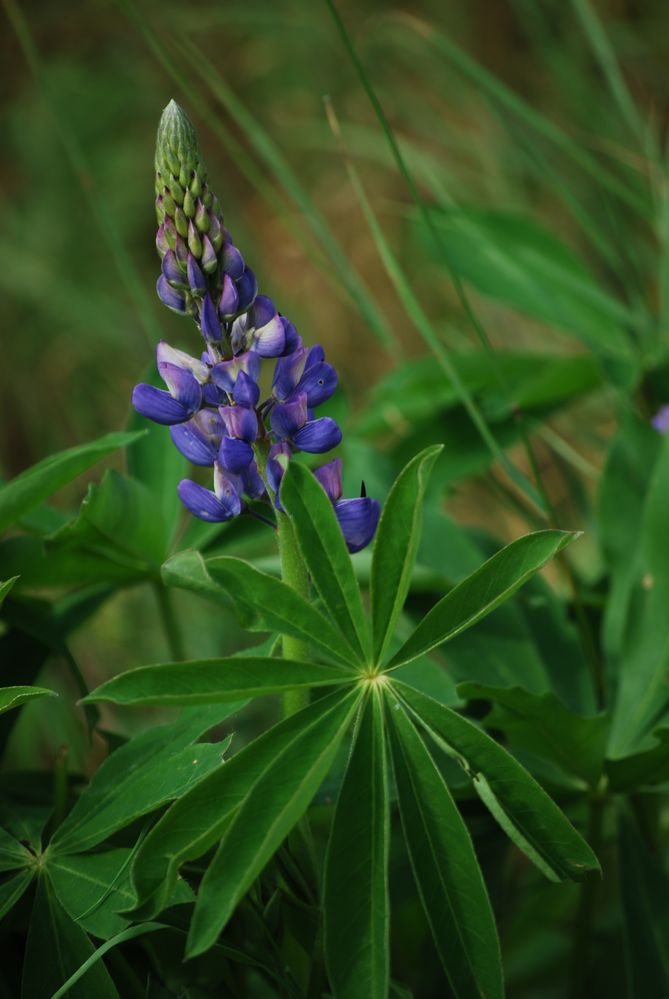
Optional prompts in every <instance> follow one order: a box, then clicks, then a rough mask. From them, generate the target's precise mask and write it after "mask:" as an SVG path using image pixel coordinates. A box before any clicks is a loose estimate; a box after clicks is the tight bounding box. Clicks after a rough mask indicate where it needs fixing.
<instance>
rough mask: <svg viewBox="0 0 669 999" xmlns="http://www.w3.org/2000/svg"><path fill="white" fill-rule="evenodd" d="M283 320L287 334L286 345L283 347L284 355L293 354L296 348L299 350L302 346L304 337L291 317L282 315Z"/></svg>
mask: <svg viewBox="0 0 669 999" xmlns="http://www.w3.org/2000/svg"><path fill="white" fill-rule="evenodd" d="M281 322H282V323H283V331H284V333H285V335H286V346H285V347H284V348H283V355H282V356H284V355H286V354H292V353H293V351H294V350H297V349H298V348H299V347H301V346H302V337H301V336H300V335H299V333H298V332H297V330H296V329H295V327H294V326H293V324H292V323H291V321H290V319H286V317H285V316H281Z"/></svg>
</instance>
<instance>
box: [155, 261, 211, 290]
mask: <svg viewBox="0 0 669 999" xmlns="http://www.w3.org/2000/svg"><path fill="white" fill-rule="evenodd" d="M164 263H165V261H163V264H164ZM186 273H187V275H188V284H189V285H190V290H191V291H192V293H193V294H194V295H204V293H205V292H206V290H207V279H206V277H205V276H204V274H203V273H202V268H201V267H200V265H199V264H198V262H197V260H196V259H195V257H194V256H193V254H192V253H189V254H188V260H187V262H186Z"/></svg>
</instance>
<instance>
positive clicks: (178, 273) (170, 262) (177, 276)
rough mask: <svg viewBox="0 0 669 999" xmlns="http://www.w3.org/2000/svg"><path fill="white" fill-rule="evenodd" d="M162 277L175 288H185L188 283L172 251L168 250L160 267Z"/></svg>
mask: <svg viewBox="0 0 669 999" xmlns="http://www.w3.org/2000/svg"><path fill="white" fill-rule="evenodd" d="M161 270H162V272H163V276H164V277H165V278H166V280H167V281H169V283H170V285H172V286H173V287H176V288H187V287H188V281H187V279H186V275H185V274H184V272H183V271H182V269H181V267H180V266H179V263H178V261H177V258H176V254H175V252H174V250H168V251H167V253H166V254H165V256H164V257H163V262H162V265H161Z"/></svg>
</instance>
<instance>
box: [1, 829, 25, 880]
mask: <svg viewBox="0 0 669 999" xmlns="http://www.w3.org/2000/svg"><path fill="white" fill-rule="evenodd" d="M23 831H24V830H21V832H23ZM32 860H33V857H32V854H31V853H30V852H29V851H28V850H27V849H26V848H25V846H24V845H23V843H21V842H19V840H18V839H16V837H15V836H12V834H11V833H9V832H7V830H6V829H0V871H14V870H16V869H17V868H19V867H27V866H28V865H29V864H31V863H32Z"/></svg>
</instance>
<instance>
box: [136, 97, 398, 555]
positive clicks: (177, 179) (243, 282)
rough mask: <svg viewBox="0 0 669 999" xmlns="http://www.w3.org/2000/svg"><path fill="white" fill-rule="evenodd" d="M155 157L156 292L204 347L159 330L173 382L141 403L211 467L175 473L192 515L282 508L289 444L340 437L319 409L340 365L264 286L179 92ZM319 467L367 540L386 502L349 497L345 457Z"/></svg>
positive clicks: (313, 444)
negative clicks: (215, 185)
mask: <svg viewBox="0 0 669 999" xmlns="http://www.w3.org/2000/svg"><path fill="white" fill-rule="evenodd" d="M155 162H156V212H157V217H158V233H157V235H156V248H157V250H158V254H159V256H160V258H161V273H160V276H159V278H158V283H157V292H158V296H159V298H160V299H161V301H162V302H163V303H164V304H165V305H166V306H167V307H168V308H169V309H171V310H172V311H173V312H176V313H179V314H181V315H187V316H190V317H191V318H192V319H193V320H194V321H195V323H196V324H197V327H198V329H199V330H200V333H201V334H202V337H203V340H204V351H203V353H202V354H201V356H200V357H199V358H196V357H192V356H191V355H190V354H187V353H185V352H184V351H181V350H176V349H175V348H173V347H170V346H169V345H168V344H166V343H165V342H164V341H161V343H160V344H159V345H158V350H157V362H158V371H159V374H160V376H161V378H162V379H163V381H164V382H165V385H166V386H167V388H166V389H159V388H155V387H154V386H152V385H137V386H136V387H135V389H134V392H133V396H132V402H133V405H134V406H135V408H136V409H137V411H138V412H140V413H141V414H142V415H143V416H146V417H148V419H151V420H154V421H155V422H156V423H162V424H165V425H168V426H169V428H170V436H171V438H172V441H173V443H174V445H175V447H176V448H177V449H178V450H179V451H180V452H181V453H182V454H183V455H184V456H185V457H186V458H187V459H188V460H189V461H190V462H191V463H192V464H194V465H200V466H204V467H210V468H213V486H214V488H213V490H210V489H207V488H205V487H204V486H202V485H199V484H198V483H197V482H194V481H192V480H190V479H184V480H183V481H182V482H180V483H179V487H178V493H179V497H180V498H181V501H182V502H183V504H184V506H185V507H186V508H187V509H188V510H189V511H190V512H191V513H192V514H193V515H194V516H196V517H199V518H200V519H201V520H206V521H212V522H222V521H227V520H230V519H232V518H233V517H237V516H238V515H239V514H240V513H242V512H244V511H245V510H248V503H249V502H250V501H251V500H264V501H265V502H267V503H273V505H274V507H275V508H276V509H277V510H278V511H281V510H282V507H281V501H280V497H279V492H280V485H281V479H282V478H283V475H284V472H285V470H286V468H287V466H288V462H289V461H290V459H291V457H292V455H293V454H294V453H296V452H298V451H305V452H308V453H311V454H323V453H325V452H327V451H330V450H331V449H332V448H334V447H336V446H337V445H338V444H339V442H340V441H341V437H342V435H341V430H340V429H339V427H338V425H337V423H336V421H335V420H333V419H331V418H330V417H328V416H322V417H317V416H315V415H314V412H313V411H314V409H315V408H316V407H318V406H320V405H321V404H322V403H324V402H326V401H327V400H328V399H329V398H330V396H331V395H332V393H333V392H334V391H335V388H336V387H337V373H336V371H335V369H334V368H333V367H332V365H331V364H328V363H327V362H326V360H325V353H324V351H323V348H322V347H320V346H318V345H316V346H313V347H305V346H304V345H303V343H302V339H301V337H300V336H299V334H298V332H297V330H296V328H295V326H294V325H293V324H292V323H291V322H290V320H288V319H287V318H286V317H285V316H282V315H281V314H280V313H279V311H278V310H277V308H276V306H275V305H274V303H273V301H272V300H271V299H270V298H268V297H267V296H266V295H261V294H258V285H257V281H256V277H255V274H254V273H253V271H251V270H250V269H249V267H247V265H246V262H245V260H244V257H243V256H242V254H241V252H240V251H239V249H238V248H237V247H236V246H235V244H234V241H233V238H232V236H231V234H230V232H229V230H228V229H227V228H226V227H225V225H224V222H223V216H222V214H221V211H220V208H219V205H218V201H217V199H216V197H215V196H214V195H213V193H212V191H211V189H210V188H209V186H208V183H207V174H206V171H205V169H204V165H203V163H202V159H201V157H200V153H199V149H198V144H197V139H196V137H195V131H194V129H193V126H192V125H191V123H190V121H189V120H188V118H187V116H186V115H185V113H184V112H183V111H182V110H181V108H179V106H178V105H177V104H175V102H174V101H171V102H170V103H169V104H168V106H167V107H166V108H165V110H164V111H163V114H162V117H161V120H160V125H159V127H158V138H157V143H156V161H155ZM267 360H271V361H273V362H274V372H273V377H272V381H271V384H272V389H271V394H270V395H269V397H268V398H266V399H264V400H263V401H262V402H261V401H260V387H259V379H260V374H261V367H262V362H263V361H267ZM259 459H260V466H261V467H264V474H265V476H266V481H265V480H264V479H263V477H262V475H261V473H260V468H259ZM315 475H316V478H317V479H318V481H319V482H320V483H321V485H322V486H323V488H324V490H325V492H326V494H327V495H328V497H329V498H330V501H331V502H332V504H333V507H334V511H335V514H336V516H337V519H338V521H339V524H340V526H341V529H342V533H343V535H344V538H345V539H346V542H347V545H348V547H349V550H350V551H351V552H356V551H359V550H360V549H361V548H364V547H365V545H367V544H369V542H370V541H371V539H372V538H373V536H374V532H375V530H376V525H377V523H378V519H379V504H378V502H377V501H376V500H373V499H370V498H369V497H367V496H365V495H363V496H361V497H359V498H357V499H343V498H342V483H341V459H340V458H335V459H334V460H333V461H330V462H328V463H327V464H326V465H323V466H322V467H321V468H319V469H317V470H316V472H315ZM268 486H269V489H268V488H267V487H268Z"/></svg>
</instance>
